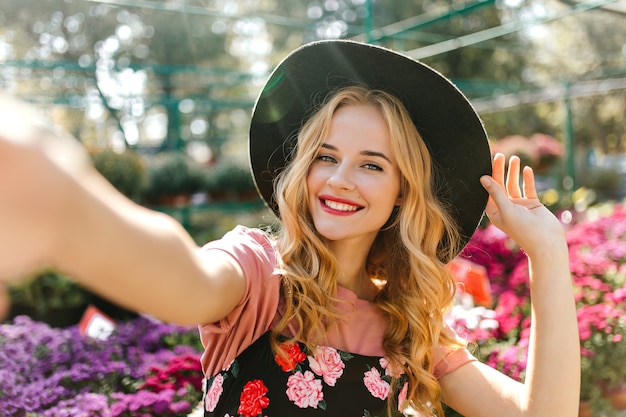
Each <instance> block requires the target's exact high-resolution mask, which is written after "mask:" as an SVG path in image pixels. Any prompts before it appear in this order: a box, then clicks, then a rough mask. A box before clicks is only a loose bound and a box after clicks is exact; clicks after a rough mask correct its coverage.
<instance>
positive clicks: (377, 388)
mask: <svg viewBox="0 0 626 417" xmlns="http://www.w3.org/2000/svg"><path fill="white" fill-rule="evenodd" d="M363 382H364V383H365V386H366V387H367V390H368V391H369V392H370V394H372V396H374V397H376V398H380V399H381V400H385V399H387V396H388V395H389V383H388V382H387V381H384V380H383V379H382V378H381V377H380V372H378V369H376V368H372V369H370V370H369V371H367V372H365V376H364V377H363Z"/></svg>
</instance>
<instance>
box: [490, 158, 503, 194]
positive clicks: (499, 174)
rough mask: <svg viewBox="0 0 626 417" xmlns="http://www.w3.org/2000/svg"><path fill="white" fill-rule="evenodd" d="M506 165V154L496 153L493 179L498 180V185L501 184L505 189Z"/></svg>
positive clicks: (492, 170)
mask: <svg viewBox="0 0 626 417" xmlns="http://www.w3.org/2000/svg"><path fill="white" fill-rule="evenodd" d="M504 165H505V157H504V154H501V153H496V154H495V155H494V156H493V164H492V168H491V177H492V178H493V179H494V180H496V182H497V183H498V184H501V185H502V186H503V187H504Z"/></svg>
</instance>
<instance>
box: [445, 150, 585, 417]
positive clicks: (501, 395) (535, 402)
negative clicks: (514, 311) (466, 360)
mask: <svg viewBox="0 0 626 417" xmlns="http://www.w3.org/2000/svg"><path fill="white" fill-rule="evenodd" d="M504 165H505V158H504V155H502V154H498V155H496V156H495V158H494V162H493V176H492V177H483V179H482V180H481V181H482V183H483V185H484V187H485V188H486V189H487V191H488V192H489V195H490V198H489V202H488V204H487V208H486V213H487V215H488V216H489V219H490V220H491V222H492V223H493V224H494V225H495V226H497V227H499V228H500V229H502V230H503V231H504V232H505V233H507V234H508V235H509V236H510V237H511V238H512V239H514V240H515V241H516V242H517V243H518V244H519V245H520V246H521V247H522V248H523V249H524V251H525V252H526V254H527V255H528V261H529V267H530V289H531V305H532V325H531V334H530V345H529V352H528V363H527V370H526V380H525V381H524V383H523V384H522V383H518V382H516V381H514V380H512V379H510V378H508V377H506V376H504V375H503V374H501V373H499V372H498V371H495V370H493V369H491V368H489V367H488V366H486V365H484V364H480V363H472V364H468V365H466V366H463V367H461V368H459V369H458V370H457V371H455V372H453V373H451V374H449V375H447V376H445V377H444V378H442V380H441V384H442V390H443V395H444V401H446V402H447V403H448V404H449V405H450V406H452V407H453V408H455V409H457V410H458V411H459V412H461V413H462V414H463V415H464V416H466V417H483V416H484V417H487V416H489V417H501V416H507V417H509V416H532V417H544V416H550V417H575V416H577V415H578V402H579V390H580V344H579V339H578V326H577V323H576V309H575V304H574V296H573V289H572V282H571V277H570V272H569V259H568V250H567V244H566V241H565V233H564V230H563V228H562V225H561V224H560V222H559V221H558V220H557V219H556V218H555V216H554V215H553V214H552V213H551V212H550V211H549V210H548V209H547V208H546V207H544V206H543V205H542V204H541V202H540V201H539V199H538V197H537V191H536V188H535V181H534V175H533V172H532V169H530V168H528V167H526V168H524V170H523V171H522V173H523V187H521V188H520V185H519V184H520V182H519V172H520V161H519V158H517V157H512V158H511V160H510V162H509V172H508V175H506V176H505V172H504V171H505V168H504Z"/></svg>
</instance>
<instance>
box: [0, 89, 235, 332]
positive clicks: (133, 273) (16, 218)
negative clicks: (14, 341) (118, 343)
mask: <svg viewBox="0 0 626 417" xmlns="http://www.w3.org/2000/svg"><path fill="white" fill-rule="evenodd" d="M37 118H38V116H37V114H36V113H35V112H34V111H33V110H32V109H30V108H29V107H27V106H24V105H23V104H21V103H18V102H16V101H15V100H13V99H10V98H7V97H4V96H0V231H1V233H0V253H2V256H0V280H2V281H0V283H1V282H6V281H8V280H9V278H13V279H15V278H16V277H20V276H25V275H26V274H27V273H29V272H32V271H34V270H36V269H37V268H40V267H42V266H53V267H55V268H57V269H59V270H61V271H63V272H65V273H67V274H68V275H70V276H72V277H74V278H76V280H77V281H79V282H80V283H81V284H83V285H85V286H86V287H88V288H91V289H92V290H94V291H95V292H97V293H99V294H100V295H102V296H104V297H107V298H109V299H111V300H113V301H115V302H117V303H120V304H121V305H124V306H125V307H128V308H131V309H134V310H137V311H140V312H145V313H150V314H152V315H154V316H157V317H159V318H161V319H163V320H166V321H173V322H176V323H180V324H198V323H207V322H213V321H216V320H218V319H220V318H222V317H224V316H225V315H226V314H227V313H228V312H229V311H230V310H231V309H232V308H234V307H235V306H236V305H237V303H238V302H239V301H240V299H241V297H242V296H243V291H244V287H245V282H244V278H243V275H242V272H241V269H240V268H239V266H238V264H237V263H236V262H235V261H234V260H232V258H230V257H228V255H225V254H221V253H220V251H212V252H211V259H207V258H206V257H200V256H199V255H198V251H199V250H198V248H197V246H196V245H195V243H194V242H193V240H192V239H191V238H190V237H189V236H188V234H187V233H186V232H185V231H184V229H183V228H182V227H181V226H180V225H179V224H178V223H177V222H176V221H175V220H174V219H172V218H170V217H169V216H166V215H164V214H161V213H157V212H154V211H150V210H148V209H146V208H144V207H141V206H139V205H137V204H135V203H134V202H132V201H130V200H129V199H127V198H126V197H124V196H123V195H122V194H120V193H119V192H117V191H116V190H115V189H114V188H113V187H112V186H111V185H110V184H109V183H108V182H107V181H106V180H105V179H104V178H103V177H102V176H101V175H100V174H99V173H98V172H97V171H96V170H95V169H94V168H93V166H92V165H91V164H90V163H89V158H88V157H87V155H86V153H85V151H84V150H83V149H82V147H80V145H79V144H78V143H77V142H76V141H75V140H73V138H70V137H63V136H62V135H60V134H58V133H57V132H52V131H51V130H50V129H48V128H46V127H45V126H44V125H43V124H41V123H37V122H36V121H37ZM7 303H8V300H7V297H6V292H4V291H0V310H4V311H5V312H6V309H7V307H8V304H7ZM0 313H2V311H0Z"/></svg>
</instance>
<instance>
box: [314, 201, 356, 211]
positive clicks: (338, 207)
mask: <svg viewBox="0 0 626 417" xmlns="http://www.w3.org/2000/svg"><path fill="white" fill-rule="evenodd" d="M322 204H324V205H325V206H326V207H328V208H330V209H332V210H335V211H343V212H355V211H359V210H361V209H362V208H363V207H361V206H354V205H352V204H346V203H338V202H337V201H331V200H322Z"/></svg>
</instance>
